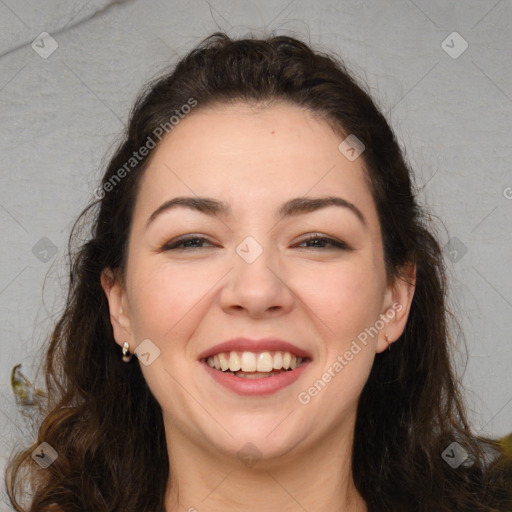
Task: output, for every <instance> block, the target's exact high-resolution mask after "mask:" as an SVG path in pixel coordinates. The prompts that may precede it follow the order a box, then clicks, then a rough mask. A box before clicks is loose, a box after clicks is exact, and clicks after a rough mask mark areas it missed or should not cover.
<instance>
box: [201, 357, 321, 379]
mask: <svg viewBox="0 0 512 512" xmlns="http://www.w3.org/2000/svg"><path fill="white" fill-rule="evenodd" d="M310 361H311V359H310V358H308V357H301V356H299V355H296V354H293V353H291V352H289V351H280V350H276V351H268V350H266V351H262V352H250V351H244V352H239V351H234V350H233V351H229V352H220V353H218V354H215V355H212V356H208V357H206V358H203V359H201V362H202V363H206V364H207V365H208V366H209V367H210V368H212V369H213V370H216V371H218V372H221V373H222V374H224V375H231V376H234V377H238V378H242V379H265V378H270V377H274V376H276V375H281V374H283V373H288V372H293V371H295V370H297V369H298V368H300V367H301V366H303V365H305V364H307V363H309V362H310Z"/></svg>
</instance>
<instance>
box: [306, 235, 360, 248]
mask: <svg viewBox="0 0 512 512" xmlns="http://www.w3.org/2000/svg"><path fill="white" fill-rule="evenodd" d="M309 242H320V244H322V245H320V246H319V245H314V246H309V247H306V248H313V249H314V248H317V249H329V246H330V247H331V248H337V249H344V250H350V247H349V246H348V245H347V244H346V243H345V242H341V241H340V240H335V239H334V238H330V237H328V236H322V235H319V234H314V235H311V236H309V237H307V238H306V239H304V240H302V242H301V243H300V245H301V244H304V243H309ZM325 244H327V247H326V246H325Z"/></svg>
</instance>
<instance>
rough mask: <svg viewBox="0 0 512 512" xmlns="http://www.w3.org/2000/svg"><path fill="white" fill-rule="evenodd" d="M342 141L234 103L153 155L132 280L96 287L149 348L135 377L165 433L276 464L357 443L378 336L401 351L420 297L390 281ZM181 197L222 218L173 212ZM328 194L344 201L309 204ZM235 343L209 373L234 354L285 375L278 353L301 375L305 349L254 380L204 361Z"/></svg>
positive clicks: (285, 109)
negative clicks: (335, 444) (342, 442)
mask: <svg viewBox="0 0 512 512" xmlns="http://www.w3.org/2000/svg"><path fill="white" fill-rule="evenodd" d="M341 141H342V139H340V137H339V136H338V135H336V134H335V133H334V132H333V130H332V129H331V128H330V126H329V125H328V124H327V123H326V122H325V121H323V120H320V119H318V118H317V117H315V116H314V115H313V114H312V113H310V112H309V111H307V110H304V109H301V108H299V107H296V106H291V105H287V104H284V103H278V104H276V105H274V106H271V107H265V108H259V109H255V108H253V107H251V106H249V105H246V104H242V103H240V104H236V105H230V106H226V105H219V106H216V107H208V108H205V109H203V110H198V111H196V112H194V113H192V114H190V115H189V116H188V117H186V118H185V119H183V120H182V121H181V122H180V123H179V124H178V125H177V126H176V127H175V128H174V129H173V131H172V132H170V134H169V135H168V137H167V138H166V139H164V140H163V141H162V143H161V145H160V146H159V147H158V148H157V149H156V150H155V153H154V154H153V157H152V160H151V163H150V165H149V167H148V168H147V170H146V172H145V174H144V176H143V179H142V182H141V186H140V189H139V192H138V197H137V200H136V204H135V208H134V214H133V215H134V216H133V224H132V228H131V232H130V237H129V246H128V258H127V266H126V269H125V277H124V280H123V282H119V281H118V282H112V281H110V280H109V279H108V278H107V276H106V275H104V276H103V278H102V283H103V286H104V289H105V292H106V294H107V296H108V299H109V305H110V311H111V319H112V325H113V328H114V336H115V339H116V341H117V343H118V344H119V345H122V344H123V342H124V341H128V342H129V344H130V351H131V352H133V351H134V349H135V348H136V347H138V346H140V347H142V348H143V350H141V352H143V353H144V354H145V355H144V358H141V354H140V352H137V354H138V357H139V359H140V361H139V362H137V361H132V362H131V363H130V364H140V363H141V361H144V359H145V360H146V362H150V364H148V365H145V364H141V368H142V371H143V373H144V377H145V379H146V381H147V383H148V385H149V387H150V389H151V391H152V393H153V394H154V396H155V397H156V399H157V400H158V402H159V403H160V404H161V406H162V410H163V414H164V422H165V426H166V433H167V435H168V437H169V436H170V437H171V438H176V439H178V438H181V439H187V440H188V441H190V443H191V444H194V445H195V446H200V447H201V448H202V449H204V450H206V451H208V452H210V453H216V454H217V455H218V454H221V455H225V456H236V454H237V453H238V452H239V450H241V448H242V447H244V446H246V443H252V444H253V445H254V446H255V447H257V449H258V450H259V452H261V453H262V454H263V456H264V457H268V458H271V457H274V456H286V455H288V456H289V455H290V454H298V453H301V452H303V453H305V452H306V451H307V450H310V449H313V447H314V446H316V445H318V443H321V442H322V441H323V440H326V439H327V438H329V437H330V436H332V435H338V436H340V437H339V438H340V439H341V438H346V437H349V434H350V432H351V429H352V428H353V425H354V422H355V411H356V407H357V400H358V397H359V395H360V393H361V391H362V389H363V386H364V384H365V382H366V380H367V378H368V375H369V372H370V369H371V367H372V364H373V361H374V357H375V354H376V353H377V352H380V351H382V350H384V349H386V348H387V346H388V343H387V342H386V341H385V339H384V334H386V335H387V337H388V339H389V341H390V342H392V341H394V340H396V339H397V338H398V337H399V336H400V334H401V332H402V331H403V328H404V326H405V322H406V319H407V314H408V310H409V305H410V301H411V299H412V290H411V288H410V287H409V286H407V285H406V284H405V283H403V282H398V283H395V284H394V285H393V286H388V285H387V283H386V272H385V267H384V256H383V248H382V242H381V231H380V226H379V220H378V217H377V212H376V208H375V204H374V201H373V198H372V196H371V193H370V191H369V189H368V187H367V184H366V182H365V180H364V173H365V170H364V168H363V165H364V162H363V157H364V153H363V155H361V156H360V157H359V158H357V159H355V160H353V161H351V160H349V159H348V158H347V157H346V156H345V155H344V154H343V153H342V152H341V151H340V150H339V149H338V146H339V144H340V142H341ZM178 197H188V198H192V199H194V200H196V205H198V204H199V203H200V201H199V199H201V198H208V199H210V200H212V201H215V202H219V203H220V204H222V205H224V206H225V207H226V208H225V210H220V209H219V210H215V211H214V206H213V205H214V204H216V203H213V202H211V203H208V206H209V209H208V208H202V207H198V208H195V207H194V205H193V204H192V203H190V201H189V206H185V205H184V204H183V203H185V202H186V201H181V202H182V204H181V205H180V204H178V205H176V204H175V205H174V206H172V205H169V203H168V202H169V201H171V200H173V199H175V198H178ZM327 197H331V198H338V199H339V200H338V202H337V203H336V202H335V201H336V200H335V201H331V203H321V202H317V203H311V202H310V203H307V204H306V203H305V202H304V201H302V203H301V202H300V201H299V200H301V199H302V200H306V199H307V200H311V199H322V198H327ZM293 200H296V201H295V203H293V202H292V203H290V201H293ZM166 203H167V206H166ZM287 205H288V208H286V206H287ZM294 206H295V208H293V207H294ZM365 329H366V331H365ZM363 333H365V334H366V335H365V334H363ZM238 337H243V338H247V340H246V342H245V345H242V344H238V345H237V344H234V345H231V346H228V347H224V348H222V347H221V349H222V351H223V353H224V354H226V355H225V356H224V357H225V359H223V356H218V355H217V357H216V358H213V359H212V360H210V364H215V363H217V364H219V365H222V364H223V363H222V360H224V361H225V362H224V366H225V365H226V364H228V365H229V364H230V363H231V362H233V363H234V364H235V365H236V364H237V359H236V356H238V357H239V358H240V359H241V360H242V361H240V364H243V365H249V366H244V367H243V368H242V369H246V376H250V375H247V373H252V372H254V370H255V369H258V368H260V369H263V370H265V369H266V368H269V367H267V366H266V365H268V364H269V361H270V364H271V367H273V366H274V364H275V365H276V366H278V367H280V360H279V355H277V352H281V356H282V358H283V359H287V358H288V357H289V356H287V355H286V352H290V354H291V361H292V365H293V361H294V360H295V356H297V355H299V354H302V356H303V361H302V364H301V365H300V366H299V367H298V368H296V369H294V370H288V371H281V372H280V373H279V375H277V374H276V375H274V376H272V377H267V376H263V377H261V378H260V379H247V378H243V377H240V376H237V375H228V374H227V373H226V372H223V371H222V368H221V369H220V370H218V369H214V368H212V367H211V366H210V365H209V364H208V361H205V360H204V358H203V356H204V355H205V354H211V355H215V354H219V352H220V351H221V349H218V348H216V346H217V345H218V344H220V343H223V342H225V341H228V340H232V339H234V338H238ZM143 340H150V341H144V343H145V345H141V343H142V342H143ZM260 340H264V341H265V340H266V341H269V340H270V344H266V345H265V344H258V342H259V341H260ZM272 340H282V341H285V342H287V343H288V344H290V345H286V346H285V345H282V344H281V345H279V343H277V342H273V341H272ZM363 340H364V341H363ZM229 349H231V350H229ZM232 353H235V355H234V357H233V359H230V358H231V354H232ZM148 354H149V355H148ZM247 354H248V355H247ZM276 360H277V361H276ZM254 361H256V368H254V367H253V366H251V365H253V364H254ZM258 361H259V363H258ZM300 362H301V361H300V359H299V360H298V363H299V364H300ZM258 364H260V365H261V366H259V367H258ZM283 364H284V365H286V363H283ZM295 364H296V363H295ZM231 369H233V368H231ZM252 375H254V373H252ZM319 419H321V421H319Z"/></svg>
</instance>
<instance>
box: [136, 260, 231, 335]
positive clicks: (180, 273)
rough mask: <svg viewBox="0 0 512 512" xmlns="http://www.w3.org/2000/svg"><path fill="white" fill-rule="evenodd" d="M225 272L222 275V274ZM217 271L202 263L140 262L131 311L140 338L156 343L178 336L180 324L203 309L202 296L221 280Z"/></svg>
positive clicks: (183, 323) (188, 320)
mask: <svg viewBox="0 0 512 512" xmlns="http://www.w3.org/2000/svg"><path fill="white" fill-rule="evenodd" d="M220 275H221V274H220ZM218 279H219V278H218V277H216V275H215V273H214V272H212V271H211V269H210V271H209V272H206V270H201V269H200V268H198V266H194V268H193V266H188V267H187V266H180V265H178V266H176V265H174V266H172V267H171V265H169V264H165V263H164V264H160V265H155V266H153V267H149V266H147V267H144V266H143V265H140V266H139V267H138V268H137V269H135V268H134V269H133V271H132V279H131V283H130V285H131V286H130V290H131V294H130V299H131V300H130V310H131V313H132V328H133V329H134V331H135V334H136V336H137V337H138V338H141V339H142V338H150V339H154V340H155V342H158V340H160V341H162V342H163V341H164V340H165V339H166V338H169V337H174V338H176V335H177V333H178V332H179V331H180V327H181V328H183V326H184V325H186V324H187V323H189V322H190V320H191V318H192V317H193V316H194V311H195V310H197V311H199V310H200V309H201V299H205V298H206V297H205V295H207V293H208V291H209V290H211V288H212V286H213V285H214V284H215V283H216V282H217V281H218Z"/></svg>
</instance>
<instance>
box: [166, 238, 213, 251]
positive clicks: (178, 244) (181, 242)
mask: <svg viewBox="0 0 512 512" xmlns="http://www.w3.org/2000/svg"><path fill="white" fill-rule="evenodd" d="M204 242H208V240H207V239H206V238H204V237H202V236H184V237H180V238H177V239H174V240H171V241H170V242H167V243H166V244H165V245H163V246H162V248H161V250H162V251H172V250H178V249H179V250H183V249H202V247H199V244H202V243H204ZM210 245H211V244H210Z"/></svg>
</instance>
